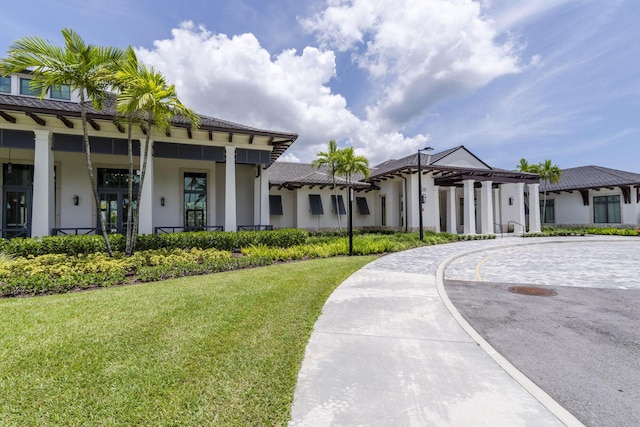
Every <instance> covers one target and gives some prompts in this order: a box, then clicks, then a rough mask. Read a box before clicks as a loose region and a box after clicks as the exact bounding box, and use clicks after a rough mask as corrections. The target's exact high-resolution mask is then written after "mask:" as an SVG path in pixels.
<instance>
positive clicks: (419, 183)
mask: <svg viewBox="0 0 640 427" xmlns="http://www.w3.org/2000/svg"><path fill="white" fill-rule="evenodd" d="M432 150H433V147H424V148H422V149H419V150H418V209H419V212H418V218H419V220H420V241H421V242H422V241H423V240H424V231H423V229H422V205H423V204H424V197H423V196H422V162H421V159H420V157H421V153H422V152H423V151H432ZM430 160H431V156H429V158H428V159H427V166H428V165H429V161H430Z"/></svg>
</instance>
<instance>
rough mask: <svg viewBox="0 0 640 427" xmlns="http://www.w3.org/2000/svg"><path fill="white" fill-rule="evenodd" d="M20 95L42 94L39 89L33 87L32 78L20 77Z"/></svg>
mask: <svg viewBox="0 0 640 427" xmlns="http://www.w3.org/2000/svg"><path fill="white" fill-rule="evenodd" d="M20 95H30V96H40V93H39V92H38V91H37V90H33V89H31V79H25V78H21V79H20Z"/></svg>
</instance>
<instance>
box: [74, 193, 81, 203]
mask: <svg viewBox="0 0 640 427" xmlns="http://www.w3.org/2000/svg"><path fill="white" fill-rule="evenodd" d="M78 203H80V197H78V195H77V194H74V195H73V205H74V206H78Z"/></svg>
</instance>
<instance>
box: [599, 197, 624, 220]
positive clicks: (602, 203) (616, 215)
mask: <svg viewBox="0 0 640 427" xmlns="http://www.w3.org/2000/svg"><path fill="white" fill-rule="evenodd" d="M593 222H594V223H596V224H620V223H621V222H622V219H621V217H620V196H597V197H594V198H593Z"/></svg>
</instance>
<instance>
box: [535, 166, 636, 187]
mask: <svg viewBox="0 0 640 427" xmlns="http://www.w3.org/2000/svg"><path fill="white" fill-rule="evenodd" d="M619 185H627V186H628V185H640V174H637V173H633V172H625V171H621V170H617V169H609V168H605V167H602V166H592V165H590V166H580V167H577V168H569V169H564V170H562V174H561V175H560V182H558V183H557V184H547V183H546V182H543V183H541V184H540V191H563V190H581V189H588V188H601V187H615V186H619Z"/></svg>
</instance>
